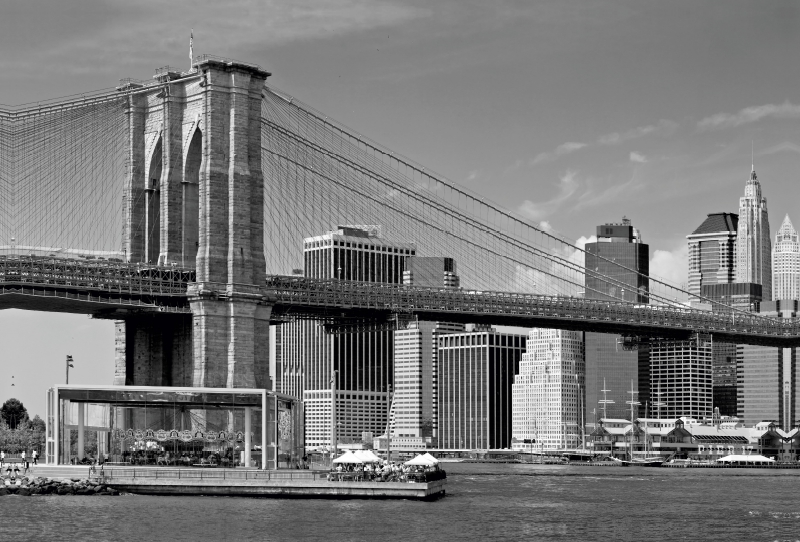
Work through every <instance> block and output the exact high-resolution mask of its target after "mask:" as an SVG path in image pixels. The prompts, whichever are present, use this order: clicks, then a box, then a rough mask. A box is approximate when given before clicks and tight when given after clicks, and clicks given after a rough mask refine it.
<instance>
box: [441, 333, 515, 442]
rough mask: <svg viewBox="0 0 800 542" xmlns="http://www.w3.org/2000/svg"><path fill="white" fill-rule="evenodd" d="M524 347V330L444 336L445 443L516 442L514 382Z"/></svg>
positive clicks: (443, 439) (442, 419)
mask: <svg viewBox="0 0 800 542" xmlns="http://www.w3.org/2000/svg"><path fill="white" fill-rule="evenodd" d="M524 351H525V336H524V335H509V334H504V333H497V332H473V333H453V334H449V335H445V336H443V337H441V338H439V355H438V371H437V372H438V383H439V394H438V400H439V409H438V410H439V413H438V414H439V423H438V431H439V435H438V436H439V447H440V448H447V449H460V450H465V449H481V450H486V449H498V448H507V447H509V446H510V445H511V429H512V419H511V407H512V394H511V387H512V385H513V383H514V375H516V374H517V372H518V371H519V360H520V358H521V357H522V354H523V352H524Z"/></svg>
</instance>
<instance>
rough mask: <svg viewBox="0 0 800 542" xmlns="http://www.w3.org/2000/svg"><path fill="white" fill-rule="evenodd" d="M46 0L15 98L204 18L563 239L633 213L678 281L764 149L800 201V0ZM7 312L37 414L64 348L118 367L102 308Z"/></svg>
mask: <svg viewBox="0 0 800 542" xmlns="http://www.w3.org/2000/svg"><path fill="white" fill-rule="evenodd" d="M39 4H41V2H30V3H25V4H22V3H20V4H13V5H11V6H7V7H4V8H3V15H4V16H3V17H2V18H0V44H2V45H3V48H4V51H6V54H5V55H4V57H3V59H2V60H0V66H2V67H3V68H4V69H3V70H2V71H0V74H2V75H0V82H1V83H2V87H0V88H2V89H3V91H2V96H0V102H3V103H10V104H18V103H23V102H30V101H32V100H33V101H35V100H41V99H47V98H53V97H57V96H61V95H66V94H73V93H80V92H82V91H90V90H93V89H97V88H102V87H111V86H114V85H115V84H116V82H117V79H119V78H122V77H137V78H142V79H145V78H149V77H150V75H151V74H152V70H153V69H155V68H157V67H160V66H163V65H165V64H170V65H174V66H176V67H178V68H179V69H186V68H187V67H188V36H189V30H190V28H191V27H194V36H195V40H194V50H195V53H197V54H199V53H212V54H218V55H222V56H228V57H232V58H237V59H240V60H243V61H246V62H255V63H258V64H261V65H262V66H264V67H265V68H266V69H267V70H269V71H271V72H273V74H274V75H273V77H271V78H270V80H269V83H270V84H272V85H275V86H276V87H278V88H280V89H282V90H283V91H286V92H288V93H289V94H292V95H295V96H297V97H298V98H300V99H302V100H303V101H305V102H306V103H309V104H311V105H312V106H314V107H316V108H317V109H319V110H321V111H324V112H325V114H327V115H330V116H331V117H332V118H335V119H337V120H339V121H342V122H343V123H344V124H346V125H348V126H350V127H352V128H353V129H355V130H357V131H359V132H361V133H363V134H365V135H367V136H369V137H371V138H372V139H375V140H376V141H379V142H381V143H382V144H385V145H387V146H388V147H390V148H392V149H394V150H396V151H397V152H399V153H401V154H404V155H406V156H409V157H411V158H412V159H414V160H415V161H417V162H419V163H421V164H423V165H424V166H425V167H426V168H428V169H432V170H434V171H437V172H438V173H440V174H442V175H443V176H445V177H447V178H449V179H451V180H453V181H455V182H457V183H459V184H462V185H464V186H466V187H468V188H470V189H471V190H472V191H474V192H477V193H479V194H482V195H485V196H487V197H488V198H490V199H492V200H494V201H496V202H497V203H498V204H500V205H501V206H503V207H506V208H508V209H510V210H512V211H515V212H517V213H519V214H520V215H522V216H524V217H526V218H527V219H528V220H531V221H534V222H538V223H542V222H544V227H551V228H553V229H554V230H556V231H558V232H560V233H562V234H563V235H565V236H567V237H568V238H571V239H576V240H579V239H581V238H584V240H585V239H586V238H589V237H590V235H591V234H592V233H593V232H594V227H595V225H596V224H601V223H605V222H616V221H619V220H620V219H621V218H622V216H623V215H627V216H628V217H629V218H631V219H632V220H633V221H634V223H635V225H636V227H637V228H638V229H639V230H640V231H641V232H642V235H643V238H644V242H646V243H648V244H650V246H651V247H652V249H651V265H650V269H651V273H652V274H653V275H654V276H661V277H665V278H667V279H669V280H671V281H673V282H677V283H685V282H686V281H687V276H686V273H687V270H686V239H685V236H686V235H688V234H689V233H691V231H692V229H693V228H694V227H696V225H697V224H700V223H701V222H702V221H703V219H704V218H705V217H706V215H707V213H710V212H723V211H724V212H736V211H737V206H738V205H737V203H738V198H739V197H740V195H741V194H742V191H743V189H744V186H745V183H746V181H747V179H748V177H749V173H750V163H751V153H750V151H751V145H753V148H754V149H755V152H754V154H755V157H754V160H755V168H756V170H757V171H758V175H759V180H760V181H761V183H762V190H763V194H764V196H765V197H766V198H767V200H768V202H769V209H770V211H771V213H770V214H771V220H772V225H771V231H777V229H778V226H779V223H778V222H776V220H780V219H782V217H784V216H785V215H786V214H787V213H788V214H789V215H790V216H794V215H796V214H797V213H796V209H795V207H794V206H793V205H794V203H793V202H794V201H796V198H794V197H793V196H794V194H795V189H794V182H795V176H796V171H797V165H798V159H800V141H798V138H797V135H796V125H797V122H798V119H799V118H800V106H799V105H796V104H797V103H800V97H797V96H796V94H797V90H796V88H797V76H796V75H795V72H796V70H793V69H792V67H793V62H794V59H793V52H794V51H796V50H797V46H798V45H800V43H798V41H800V40H799V38H798V36H800V33H798V32H797V30H798V28H797V27H798V20H799V15H798V11H797V7H796V6H794V5H793V4H791V3H789V2H786V3H780V2H777V3H772V4H770V5H769V6H768V7H764V6H762V5H760V4H758V3H756V2H730V3H725V4H724V5H719V6H718V5H703V6H699V7H698V6H695V5H694V4H693V3H688V2H686V3H680V2H679V3H670V5H669V6H665V5H663V3H662V4H659V3H656V2H636V3H633V2H593V3H592V4H589V5H587V4H586V3H585V2H543V3H537V5H536V6H535V7H527V6H525V5H523V4H520V3H514V2H501V3H497V4H494V5H493V6H492V7H491V8H487V7H484V6H482V5H481V4H480V3H461V2H459V3H456V2H448V1H441V2H434V3H432V4H431V5H428V4H427V3H422V2H378V3H375V4H373V3H369V4H367V3H366V2H359V1H344V0H342V1H334V2H329V3H327V4H325V7H324V8H321V7H320V5H319V4H314V3H311V2H296V3H292V4H291V6H289V7H285V6H284V5H283V4H278V3H274V4H271V3H258V4H255V3H253V4H251V3H248V2H241V3H237V4H234V6H233V7H231V6H226V7H225V8H224V9H223V8H221V7H216V6H215V5H214V4H212V3H200V5H199V6H198V5H196V4H194V3H193V4H192V6H193V7H192V9H191V10H190V9H189V8H188V7H186V6H188V4H186V5H184V4H182V3H181V2H177V3H173V4H171V5H170V7H167V8H164V9H165V10H166V11H159V9H160V8H156V7H155V5H154V6H153V10H148V9H140V8H138V7H137V8H134V7H133V6H127V7H126V6H115V5H112V4H106V3H103V2H78V3H76V4H74V5H70V6H69V7H67V6H60V5H55V6H49V5H48V9H47V10H43V9H42V6H41V5H39ZM237 8H238V10H237ZM192 17H197V20H194V21H193V20H191V18H192ZM65 19H67V20H69V21H70V22H69V24H67V25H64V24H62V23H63V21H64V20H65ZM212 21H213V22H212ZM311 233H313V232H298V238H302V237H303V236H305V235H309V234H311ZM387 235H390V233H389V232H387ZM64 322H70V323H64ZM0 329H2V332H0V340H2V341H3V343H4V344H6V345H8V347H7V348H4V350H5V353H4V354H3V359H2V361H0V364H2V369H3V374H4V377H5V375H11V374H13V375H15V377H16V378H15V382H16V386H15V389H14V392H15V394H16V395H18V396H19V398H20V399H21V400H23V402H25V403H26V405H28V407H29V410H30V411H31V412H32V413H39V414H40V415H41V413H42V412H43V404H44V389H43V386H41V385H37V386H32V384H31V385H30V386H31V387H29V383H30V382H32V381H33V380H35V379H36V378H39V377H40V376H41V374H42V373H43V374H46V375H48V378H50V379H51V380H52V382H49V383H48V385H49V384H51V383H53V384H54V383H57V382H62V381H63V372H64V370H63V369H64V367H63V363H64V362H63V360H64V356H65V355H66V354H67V353H71V354H73V356H75V358H76V368H75V370H74V372H73V373H72V375H71V380H73V379H74V381H75V382H81V383H108V382H110V378H111V375H112V374H113V361H112V360H113V326H111V325H110V323H108V322H98V321H90V320H87V319H86V318H85V317H74V316H72V317H68V316H61V315H49V314H48V315H45V314H44V313H22V312H20V311H4V312H3V313H0ZM73 337H77V338H73ZM27 361H31V362H34V363H33V366H32V367H28V366H27V365H26V363H27ZM0 389H2V390H3V394H4V395H9V393H10V390H11V388H10V387H9V386H8V384H7V382H6V381H5V380H4V381H3V382H2V383H0ZM17 392H20V393H17Z"/></svg>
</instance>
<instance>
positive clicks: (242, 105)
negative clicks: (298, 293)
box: [115, 60, 271, 388]
mask: <svg viewBox="0 0 800 542" xmlns="http://www.w3.org/2000/svg"><path fill="white" fill-rule="evenodd" d="M268 75H269V74H268V73H267V72H265V71H263V70H261V69H260V68H258V67H255V66H250V65H245V64H238V63H235V62H229V61H218V60H204V61H201V62H199V63H197V64H196V65H195V71H193V72H190V73H183V74H178V73H171V72H168V71H165V72H163V73H160V74H159V75H158V76H157V77H158V78H159V79H160V82H161V83H164V84H162V85H157V86H153V87H150V86H145V87H142V88H141V91H137V92H134V93H132V94H131V96H130V99H129V104H128V112H127V113H128V115H127V116H128V125H129V126H128V128H129V149H128V157H129V160H128V161H129V167H128V176H127V180H126V189H125V206H124V208H125V213H126V217H125V218H126V220H125V222H126V227H125V231H124V234H123V248H124V250H125V254H126V258H127V259H128V261H129V262H141V263H142V265H143V269H148V268H149V269H159V270H164V269H167V270H168V269H170V267H171V266H180V267H194V268H195V269H196V282H195V283H193V284H191V285H190V287H189V292H188V293H189V305H190V308H191V313H192V314H191V317H186V316H184V317H181V316H179V315H169V314H156V315H147V316H145V315H141V314H138V315H137V314H132V315H131V316H130V317H127V318H125V319H124V320H120V321H118V322H117V323H116V374H115V383H118V384H123V383H124V384H127V385H173V386H209V387H250V388H252V387H268V386H269V384H270V375H269V355H268V346H269V342H268V341H269V340H268V336H269V333H268V331H269V321H270V316H271V307H270V306H269V304H268V303H266V302H265V297H264V286H265V279H266V264H265V260H264V248H263V247H264V177H263V174H262V171H261V100H262V95H261V93H262V89H263V87H264V83H265V81H266V78H267V77H268ZM126 90H130V89H126ZM145 272H146V271H145ZM181 318H183V320H182V319H181Z"/></svg>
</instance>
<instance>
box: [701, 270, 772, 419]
mask: <svg viewBox="0 0 800 542" xmlns="http://www.w3.org/2000/svg"><path fill="white" fill-rule="evenodd" d="M700 294H701V295H702V296H703V297H704V298H705V299H709V300H711V301H714V302H716V303H714V304H713V305H712V310H713V311H715V312H729V311H734V310H737V311H746V312H753V311H755V310H756V308H757V307H758V305H759V303H761V285H760V284H753V283H752V282H747V283H742V282H733V283H729V284H705V285H703V287H702V290H701V292H700ZM711 352H712V357H713V383H712V385H713V388H714V405H713V406H714V407H716V408H719V412H720V414H722V415H723V416H736V413H737V411H738V406H737V403H738V396H739V388H738V384H737V379H736V378H737V377H736V371H737V362H736V345H735V344H733V343H723V342H719V341H713V344H712V346H711Z"/></svg>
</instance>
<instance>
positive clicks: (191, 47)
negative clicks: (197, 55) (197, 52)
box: [189, 28, 194, 71]
mask: <svg viewBox="0 0 800 542" xmlns="http://www.w3.org/2000/svg"><path fill="white" fill-rule="evenodd" d="M193 65H194V28H192V30H191V31H190V32H189V71H192V66H193Z"/></svg>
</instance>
